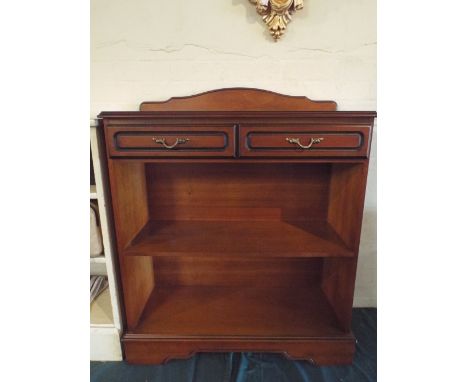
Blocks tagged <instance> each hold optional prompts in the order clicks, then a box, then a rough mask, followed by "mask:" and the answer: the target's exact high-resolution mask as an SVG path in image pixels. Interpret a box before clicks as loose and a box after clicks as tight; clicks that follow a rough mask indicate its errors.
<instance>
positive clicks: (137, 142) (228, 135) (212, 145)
mask: <svg viewBox="0 0 468 382" xmlns="http://www.w3.org/2000/svg"><path fill="white" fill-rule="evenodd" d="M106 135H107V138H108V142H109V143H108V148H109V156H110V157H233V156H234V154H235V142H234V126H210V127H206V126H151V127H133V126H132V127H130V126H128V127H127V126H118V127H112V126H108V127H107V128H106Z"/></svg>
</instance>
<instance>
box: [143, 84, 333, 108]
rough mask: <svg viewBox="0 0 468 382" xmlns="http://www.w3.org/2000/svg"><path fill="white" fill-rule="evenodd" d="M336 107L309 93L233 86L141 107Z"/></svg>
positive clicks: (146, 104) (144, 104) (146, 103)
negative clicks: (300, 93)
mask: <svg viewBox="0 0 468 382" xmlns="http://www.w3.org/2000/svg"><path fill="white" fill-rule="evenodd" d="M278 107H280V108H281V109H282V110H290V111H335V110H336V102H334V101H312V100H310V99H308V98H307V97H297V96H286V95H283V94H278V93H275V92H271V91H267V90H260V89H249V88H232V89H220V90H211V91H208V92H205V93H201V94H197V95H193V96H190V97H174V98H171V99H169V100H167V101H163V102H143V103H142V104H141V105H140V111H200V110H203V111H235V110H243V111H276V110H278Z"/></svg>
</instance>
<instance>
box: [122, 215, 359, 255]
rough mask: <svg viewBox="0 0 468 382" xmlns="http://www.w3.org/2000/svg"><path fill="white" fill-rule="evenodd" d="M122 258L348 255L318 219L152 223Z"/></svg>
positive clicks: (330, 230) (333, 233)
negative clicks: (306, 220) (307, 220)
mask: <svg viewBox="0 0 468 382" xmlns="http://www.w3.org/2000/svg"><path fill="white" fill-rule="evenodd" d="M123 253H124V255H126V256H200V257H203V256H210V257H211V256H215V257H224V256H231V257H232V256H236V257H252V256H253V257H334V256H338V257H340V256H353V252H352V251H351V250H350V249H348V248H346V246H345V245H344V243H343V241H342V240H341V239H340V237H339V236H338V235H337V234H336V233H335V232H334V231H333V229H332V228H331V227H330V226H329V225H328V223H327V222H323V221H310V222H305V221H291V222H278V221H268V220H266V221H222V220H219V221H216V220H215V221H203V220H172V221H163V220H152V221H150V222H148V224H147V225H146V226H145V227H144V228H143V229H142V230H141V232H140V233H139V234H138V236H137V237H136V238H135V239H134V240H133V241H132V243H131V244H130V245H129V246H128V247H127V248H126V249H125V250H124V251H123Z"/></svg>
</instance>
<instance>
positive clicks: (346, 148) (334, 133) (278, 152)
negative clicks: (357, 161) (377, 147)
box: [239, 125, 371, 157]
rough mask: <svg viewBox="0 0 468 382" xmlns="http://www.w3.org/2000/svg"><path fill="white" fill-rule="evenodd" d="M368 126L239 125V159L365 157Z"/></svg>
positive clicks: (367, 149) (367, 142)
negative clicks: (240, 157) (241, 157)
mask: <svg viewBox="0 0 468 382" xmlns="http://www.w3.org/2000/svg"><path fill="white" fill-rule="evenodd" d="M370 129H371V127H370V126H356V125H350V126H343V125H338V126H330V125H325V126H320V125H312V126H304V125H301V126H291V125H288V126H259V127H257V126H255V127H254V126H241V127H240V140H239V141H240V150H239V152H240V156H243V157H367V156H368V155H369V136H370Z"/></svg>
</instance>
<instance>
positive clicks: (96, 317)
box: [90, 288, 114, 326]
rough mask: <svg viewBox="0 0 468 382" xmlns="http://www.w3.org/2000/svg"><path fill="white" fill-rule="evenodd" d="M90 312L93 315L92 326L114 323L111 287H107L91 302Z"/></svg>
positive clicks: (91, 318)
mask: <svg viewBox="0 0 468 382" xmlns="http://www.w3.org/2000/svg"><path fill="white" fill-rule="evenodd" d="M90 313H91V317H90V322H91V326H93V325H113V324H114V319H113V316H112V304H111V298H110V292H109V288H106V289H105V290H104V291H103V292H102V293H101V294H100V295H99V296H97V297H96V299H95V300H94V301H93V302H92V303H91V309H90Z"/></svg>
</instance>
